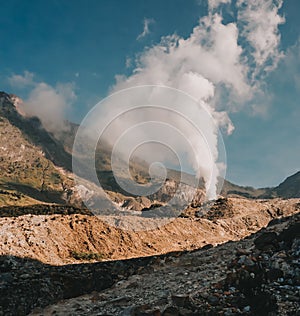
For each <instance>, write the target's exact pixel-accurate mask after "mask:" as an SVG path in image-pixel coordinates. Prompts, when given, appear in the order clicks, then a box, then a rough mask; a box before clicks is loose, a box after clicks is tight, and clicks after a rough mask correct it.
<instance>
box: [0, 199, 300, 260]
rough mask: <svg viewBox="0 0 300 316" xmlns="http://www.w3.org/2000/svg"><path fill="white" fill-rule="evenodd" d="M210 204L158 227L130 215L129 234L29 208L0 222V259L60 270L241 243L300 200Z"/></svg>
mask: <svg viewBox="0 0 300 316" xmlns="http://www.w3.org/2000/svg"><path fill="white" fill-rule="evenodd" d="M210 204H211V205H209V209H207V207H208V205H204V206H203V207H202V208H198V209H193V210H190V211H189V212H188V211H187V212H186V213H184V214H182V215H181V216H180V217H178V218H171V219H169V218H167V219H163V218H159V219H158V220H157V221H156V222H155V221H154V222H153V220H152V219H149V220H148V219H145V221H144V222H143V221H142V219H141V218H140V217H139V216H133V215H128V216H127V217H125V219H126V220H127V221H128V226H127V227H129V228H130V227H131V228H132V229H126V227H125V229H124V227H122V226H118V225H119V224H118V223H119V222H118V218H117V217H116V218H115V217H114V216H109V215H108V216H103V217H101V216H92V215H88V214H78V213H79V210H78V209H74V208H73V209H69V210H68V208H65V210H63V209H62V208H61V207H60V208H59V209H58V210H60V212H61V213H60V214H59V213H58V210H57V208H55V207H52V208H50V209H49V210H48V212H50V211H52V213H49V214H47V213H44V214H43V215H42V214H41V215H34V209H33V211H32V214H28V213H29V212H30V208H29V209H28V208H27V211H26V212H27V215H21V216H18V217H16V216H10V217H7V216H5V217H2V218H0V225H1V235H0V243H1V249H0V254H1V255H13V256H18V257H27V258H31V259H36V260H39V261H41V262H43V263H47V264H54V265H63V264H68V263H78V262H83V261H90V260H93V256H94V257H95V258H101V260H111V259H114V260H115V259H125V258H132V257H141V256H149V255H157V254H162V253H168V252H171V251H183V250H191V249H197V248H200V247H203V246H205V245H206V244H214V245H216V244H219V243H222V242H226V241H228V240H239V239H241V238H244V237H246V236H247V235H249V234H251V233H254V232H256V231H258V230H259V229H261V228H262V227H265V226H266V225H267V224H268V223H269V221H270V220H272V219H274V218H278V217H282V216H288V215H291V214H295V213H297V212H299V208H300V200H299V199H291V200H280V199H278V200H261V201H260V200H258V201H253V200H247V199H241V198H230V199H220V200H218V201H215V202H211V203H210ZM54 211H56V213H58V214H55V212H54ZM76 213H77V214H76ZM82 213H84V212H83V211H82ZM50 214H52V215H50ZM15 215H16V214H15ZM129 224H130V225H131V226H129ZM139 225H142V226H139ZM74 254H75V256H74ZM76 254H77V255H76ZM80 254H81V255H80ZM85 259H86V260H85Z"/></svg>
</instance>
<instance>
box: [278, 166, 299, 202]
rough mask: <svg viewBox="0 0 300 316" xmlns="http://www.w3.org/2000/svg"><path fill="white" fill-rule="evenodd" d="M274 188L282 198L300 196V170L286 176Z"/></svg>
mask: <svg viewBox="0 0 300 316" xmlns="http://www.w3.org/2000/svg"><path fill="white" fill-rule="evenodd" d="M274 190H275V192H276V193H277V195H278V196H279V197H282V198H286V199H289V198H297V197H300V171H299V172H297V173H295V174H293V175H291V176H290V177H288V178H286V179H285V180H284V181H283V182H282V183H281V184H279V186H278V187H276V188H275V189H274Z"/></svg>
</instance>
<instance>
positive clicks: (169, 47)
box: [112, 0, 284, 197]
mask: <svg viewBox="0 0 300 316" xmlns="http://www.w3.org/2000/svg"><path fill="white" fill-rule="evenodd" d="M225 3H230V1H227V0H210V1H209V3H208V4H209V13H208V15H207V16H205V17H203V18H201V19H200V20H199V24H198V25H197V26H196V27H195V28H194V29H193V31H192V33H191V34H190V35H189V36H188V37H187V38H182V37H179V36H177V35H170V36H166V37H164V38H162V40H161V42H160V43H159V44H157V45H155V46H153V47H151V48H149V49H147V50H145V51H144V52H143V53H142V54H140V55H139V56H138V57H137V60H136V68H135V70H134V71H133V73H132V75H130V76H128V77H126V76H116V84H115V86H114V87H113V88H112V91H113V92H114V91H118V90H121V89H126V88H130V87H133V86H139V85H147V84H153V85H162V86H169V87H173V88H176V89H179V90H182V91H184V92H186V93H188V94H190V95H191V96H192V97H194V98H195V99H197V100H198V101H199V102H200V103H201V104H204V105H205V106H206V108H207V109H208V111H209V112H210V113H211V115H212V116H213V118H214V120H215V124H216V125H214V124H205V122H202V123H203V126H204V127H205V129H206V133H207V135H208V138H209V142H210V144H211V148H213V150H212V152H211V153H212V155H213V159H214V161H215V162H216V164H217V160H218V150H217V146H218V140H217V129H216V126H217V127H223V128H225V129H226V131H227V133H228V134H230V133H232V132H233V130H234V126H233V124H232V122H231V120H230V118H229V112H230V111H232V110H234V111H237V110H238V109H240V108H241V107H242V106H243V105H244V104H249V101H250V100H251V98H253V97H254V96H258V95H262V91H260V87H261V82H260V81H261V80H263V78H264V74H265V73H266V72H270V71H271V70H272V69H274V68H275V67H276V65H277V62H278V60H279V59H280V56H281V53H280V51H279V43H280V35H279V32H278V26H279V24H281V23H283V22H284V19H283V18H282V17H280V16H279V14H278V10H279V8H280V6H281V3H282V2H281V1H276V2H274V3H273V2H272V0H266V1H258V0H250V1H246V0H245V1H244V0H239V1H238V3H237V10H238V21H236V22H232V23H227V24H226V23H224V22H223V18H222V15H221V13H214V12H215V11H216V9H217V8H218V6H219V5H221V4H225ZM146 33H147V31H146ZM161 97H162V98H164V96H163V95H162V96H161ZM132 101H133V103H134V104H136V103H137V100H132ZM183 106H184V105H183ZM252 108H253V111H255V112H256V113H260V112H261V113H262V115H264V111H265V109H263V111H259V109H258V108H256V107H255V106H253V107H252ZM220 109H222V110H220ZM164 119H166V118H164ZM123 123H124V124H126V122H123ZM123 123H122V122H121V123H120V124H123ZM169 123H170V124H171V125H172V126H180V124H181V123H180V122H179V121H176V118H172V117H170V118H169ZM189 139H190V141H191V142H192V144H193V147H194V148H196V151H197V155H196V156H197V157H198V158H196V160H197V164H194V165H195V166H196V165H198V166H200V169H201V171H202V174H203V170H205V166H207V165H209V163H208V160H207V159H205V157H204V156H205V155H203V152H204V149H203V148H201V144H199V139H198V138H196V136H195V137H194V135H193V134H191V135H190V138H189ZM177 145H178V146H177V148H180V147H181V144H177ZM173 146H175V147H176V145H175V144H173ZM146 155H148V156H151V152H149V153H146ZM210 167H211V164H210ZM195 171H196V172H197V170H195ZM213 172H214V174H215V180H214V181H215V184H216V181H217V176H218V172H215V170H214V171H213ZM204 178H205V180H208V178H206V173H205V172H204ZM210 196H211V197H213V196H214V194H213V192H210Z"/></svg>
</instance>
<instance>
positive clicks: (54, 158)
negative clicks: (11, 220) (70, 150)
mask: <svg viewBox="0 0 300 316" xmlns="http://www.w3.org/2000/svg"><path fill="white" fill-rule="evenodd" d="M0 160H1V161H0V162H1V163H0V205H24V204H33V203H37V202H47V203H49V202H51V203H66V202H67V195H68V190H69V189H70V188H71V185H72V179H70V177H69V176H68V172H67V171H66V169H68V168H70V167H71V165H70V161H71V160H70V155H68V154H67V153H66V152H65V151H64V149H63V147H62V146H61V145H60V144H59V143H58V142H56V141H55V140H54V139H53V137H51V135H50V134H49V133H47V132H46V131H45V130H44V129H43V128H42V127H41V124H40V122H39V120H38V119H36V118H25V117H23V116H22V115H21V114H20V113H19V112H18V111H17V108H16V107H15V105H14V103H13V97H12V96H9V95H7V94H6V93H3V92H1V93H0ZM62 167H64V168H62Z"/></svg>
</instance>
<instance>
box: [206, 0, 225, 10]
mask: <svg viewBox="0 0 300 316" xmlns="http://www.w3.org/2000/svg"><path fill="white" fill-rule="evenodd" d="M225 3H231V0H208V8H209V10H214V9H217V8H218V7H219V6H220V5H221V4H225Z"/></svg>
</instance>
